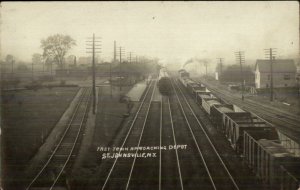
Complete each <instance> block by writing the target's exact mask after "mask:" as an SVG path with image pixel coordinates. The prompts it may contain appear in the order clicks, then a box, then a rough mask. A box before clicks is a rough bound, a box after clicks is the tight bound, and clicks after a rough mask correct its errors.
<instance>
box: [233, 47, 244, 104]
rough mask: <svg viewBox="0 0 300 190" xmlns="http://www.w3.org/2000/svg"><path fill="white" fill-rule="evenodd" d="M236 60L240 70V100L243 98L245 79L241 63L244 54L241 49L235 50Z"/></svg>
mask: <svg viewBox="0 0 300 190" xmlns="http://www.w3.org/2000/svg"><path fill="white" fill-rule="evenodd" d="M235 56H236V60H237V61H238V62H239V64H240V70H241V84H242V100H244V91H245V79H244V74H243V66H242V63H245V55H244V52H243V51H238V52H235Z"/></svg>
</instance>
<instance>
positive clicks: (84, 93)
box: [26, 89, 87, 190]
mask: <svg viewBox="0 0 300 190" xmlns="http://www.w3.org/2000/svg"><path fill="white" fill-rule="evenodd" d="M86 93H87V89H84V92H82V94H81V96H80V99H79V102H78V103H77V105H76V107H75V110H74V112H73V114H72V116H71V119H70V121H69V123H68V125H67V128H66V130H65V132H64V134H63V136H62V137H61V139H60V141H59V142H58V144H57V145H56V147H55V149H54V150H53V152H52V154H51V156H50V157H49V159H48V160H47V162H46V163H45V164H44V166H43V167H42V169H41V170H40V171H39V172H38V174H37V175H36V176H35V177H34V178H33V180H32V181H31V182H30V184H29V185H28V186H27V187H26V190H29V189H30V188H31V186H32V185H33V184H34V183H35V181H36V180H37V179H38V178H39V177H40V175H41V174H42V173H43V172H44V170H45V169H46V167H47V166H48V165H49V163H50V162H51V160H52V158H53V157H54V155H55V153H56V151H57V150H58V148H59V147H60V144H61V143H62V141H63V139H64V138H65V136H66V134H67V132H68V131H69V129H70V127H71V124H72V122H73V120H74V118H75V115H76V114H77V111H78V109H79V107H80V105H81V104H82V103H83V99H84V96H85V95H86Z"/></svg>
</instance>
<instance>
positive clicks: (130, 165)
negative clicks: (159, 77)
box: [97, 81, 156, 190]
mask: <svg viewBox="0 0 300 190" xmlns="http://www.w3.org/2000/svg"><path fill="white" fill-rule="evenodd" d="M155 86H156V82H153V81H151V83H150V85H149V87H148V88H147V90H146V93H145V95H144V97H143V99H142V101H141V103H140V106H139V108H138V110H137V112H136V114H135V116H134V118H133V120H132V122H131V124H130V126H129V129H128V131H127V133H126V135H125V137H124V139H123V140H122V143H121V145H119V146H118V147H119V148H120V149H119V151H117V152H115V153H114V154H115V155H116V154H117V155H121V154H126V153H128V152H127V151H125V150H124V149H125V148H130V147H140V146H141V143H142V138H143V135H144V130H145V128H146V122H147V120H148V116H149V111H150V108H151V102H152V99H153V95H154V92H155ZM130 153H131V154H132V155H138V154H139V150H138V149H136V150H134V151H131V152H130ZM111 160H113V161H112V162H109V161H106V162H104V163H102V167H101V170H103V171H108V172H107V174H105V176H104V178H103V182H100V184H99V188H97V189H102V190H103V189H128V188H129V187H130V185H131V184H130V183H131V180H132V177H133V175H135V174H133V172H134V168H135V167H136V162H137V160H138V159H137V156H131V157H122V156H114V157H113V159H111Z"/></svg>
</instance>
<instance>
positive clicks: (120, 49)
mask: <svg viewBox="0 0 300 190" xmlns="http://www.w3.org/2000/svg"><path fill="white" fill-rule="evenodd" d="M124 52H125V50H124V47H121V46H120V47H119V53H120V64H119V86H120V96H121V90H122V85H121V77H122V76H121V65H122V53H124Z"/></svg>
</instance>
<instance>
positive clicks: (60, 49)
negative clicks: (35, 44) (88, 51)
mask: <svg viewBox="0 0 300 190" xmlns="http://www.w3.org/2000/svg"><path fill="white" fill-rule="evenodd" d="M74 45H76V42H75V40H74V39H73V38H71V37H70V36H69V35H63V34H55V35H52V36H49V37H48V38H47V39H42V40H41V47H42V48H43V50H44V53H43V56H44V58H45V59H49V58H51V59H54V60H55V61H56V63H57V65H58V67H59V68H61V69H62V68H63V67H64V57H65V55H66V54H67V52H68V51H69V50H70V49H71V48H72V46H74Z"/></svg>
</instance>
